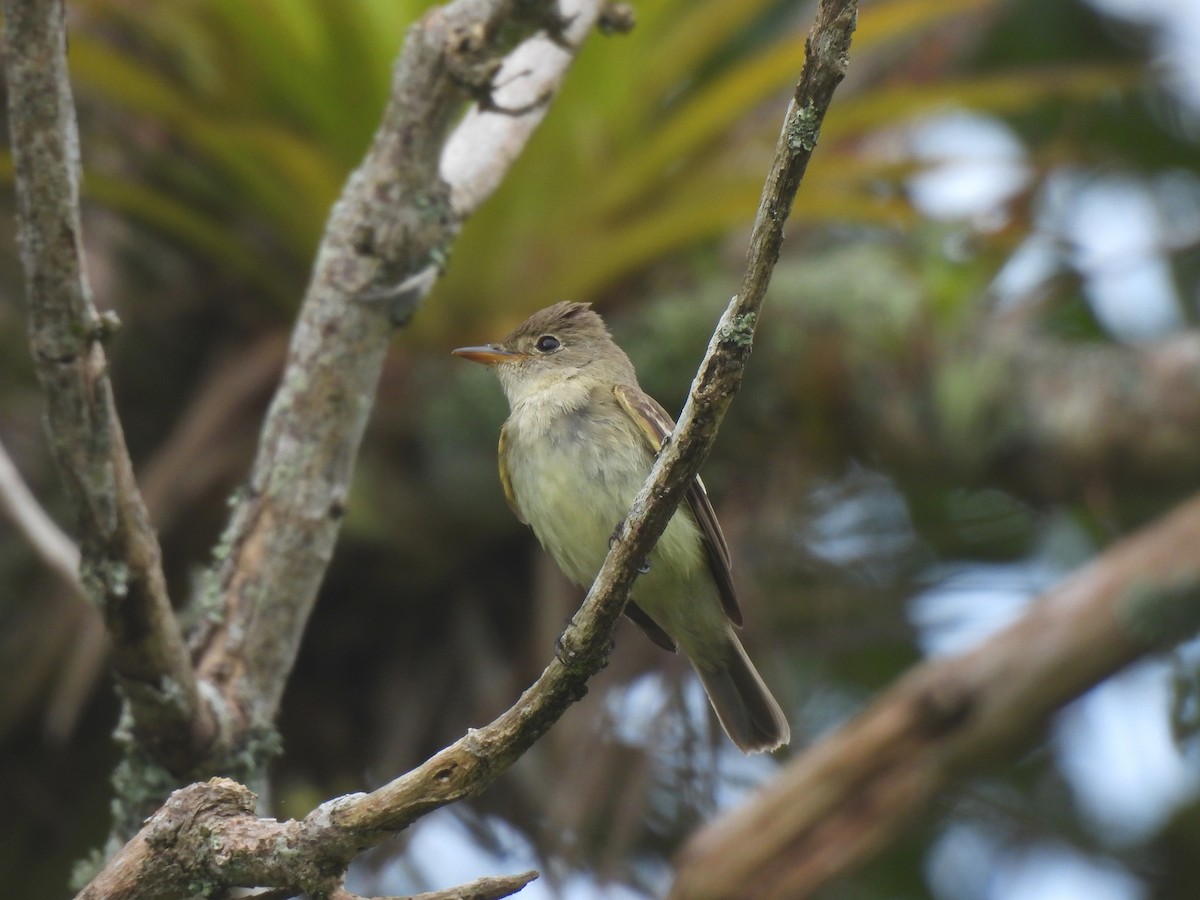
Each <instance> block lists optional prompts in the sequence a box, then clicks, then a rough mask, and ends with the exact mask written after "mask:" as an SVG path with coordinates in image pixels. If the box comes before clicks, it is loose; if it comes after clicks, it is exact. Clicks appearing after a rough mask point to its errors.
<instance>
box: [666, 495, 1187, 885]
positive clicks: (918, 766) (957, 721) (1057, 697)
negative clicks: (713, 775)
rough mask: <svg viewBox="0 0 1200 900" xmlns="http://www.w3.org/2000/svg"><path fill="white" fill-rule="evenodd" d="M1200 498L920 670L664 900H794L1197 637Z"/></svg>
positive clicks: (691, 869) (721, 829)
mask: <svg viewBox="0 0 1200 900" xmlns="http://www.w3.org/2000/svg"><path fill="white" fill-rule="evenodd" d="M1197 546H1200V497H1195V498H1193V499H1191V500H1189V501H1188V502H1186V503H1184V504H1183V505H1182V506H1180V507H1179V508H1178V509H1177V510H1176V511H1175V512H1173V513H1171V514H1170V515H1168V516H1165V517H1163V518H1162V519H1160V520H1159V521H1158V522H1156V523H1154V524H1153V525H1150V526H1148V527H1146V528H1144V529H1142V530H1141V531H1139V532H1138V533H1136V534H1135V535H1133V536H1131V537H1129V538H1126V539H1125V540H1123V541H1121V542H1120V543H1118V544H1116V545H1115V546H1114V547H1112V548H1111V549H1110V550H1108V551H1107V552H1106V553H1105V554H1104V555H1102V556H1100V557H1099V558H1097V559H1096V560H1094V561H1093V562H1092V563H1090V564H1089V565H1087V566H1085V567H1083V568H1082V569H1080V570H1079V571H1078V572H1077V573H1075V574H1074V575H1072V576H1071V577H1070V578H1068V579H1067V580H1066V581H1064V582H1063V583H1062V584H1061V585H1059V586H1058V587H1056V588H1054V589H1053V590H1051V591H1050V592H1049V593H1047V594H1046V595H1045V596H1044V597H1043V598H1041V599H1040V600H1039V601H1038V602H1037V604H1036V605H1035V606H1034V607H1033V608H1032V609H1031V610H1030V611H1029V612H1028V613H1027V614H1026V615H1025V616H1023V617H1022V618H1021V619H1020V620H1019V621H1017V622H1016V623H1015V624H1013V625H1012V626H1010V627H1009V628H1007V629H1005V630H1004V631H1002V632H1000V633H999V634H997V635H995V636H994V637H992V638H991V639H989V640H988V641H986V642H985V643H984V644H982V645H981V646H979V647H978V648H976V649H975V650H973V651H971V652H969V653H966V654H964V655H962V656H958V657H952V658H948V659H937V660H932V661H930V662H926V663H923V664H922V665H920V666H917V667H916V668H914V669H913V670H912V671H911V672H909V673H908V674H907V675H906V676H905V677H904V678H903V679H901V680H900V681H899V682H898V683H897V684H895V685H894V686H892V687H891V688H889V689H888V690H887V691H886V692H885V693H884V694H883V695H882V696H881V697H879V698H878V699H877V700H876V701H875V702H874V703H872V704H871V706H870V707H868V708H867V709H866V710H865V711H864V712H863V713H861V714H860V715H859V716H857V717H856V718H855V719H853V720H852V721H850V722H849V723H847V724H846V725H844V726H843V727H842V728H840V729H839V730H838V731H837V732H835V733H834V734H833V735H831V736H830V737H828V738H827V739H825V740H823V741H821V742H820V743H818V744H817V745H815V746H814V747H812V748H811V749H809V750H808V751H807V752H806V753H804V754H803V755H802V756H800V757H799V758H798V759H796V760H795V761H794V762H792V763H791V764H790V765H789V766H788V767H787V769H786V770H785V771H784V772H783V774H782V775H781V776H780V777H778V778H777V779H775V780H774V781H773V782H772V783H771V784H770V785H769V786H768V787H767V789H766V790H764V791H763V792H762V793H760V794H759V796H758V797H757V798H756V799H755V800H754V801H753V802H752V803H750V804H748V805H746V806H744V807H741V808H740V809H737V810H735V811H734V812H733V813H732V814H730V815H728V816H726V817H725V818H723V819H721V820H719V821H717V822H714V823H713V824H711V825H709V826H708V827H707V828H705V829H704V830H703V831H701V832H700V833H699V834H697V835H696V836H695V837H694V838H693V839H692V840H691V842H690V843H689V844H688V845H687V847H686V848H685V849H684V851H683V852H682V854H681V855H680V857H679V874H678V878H677V880H676V883H675V887H674V891H673V894H672V895H673V896H675V897H681V898H682V897H686V898H688V900H708V898H733V897H737V898H746V897H755V898H768V897H778V898H800V897H808V896H812V895H813V894H814V893H816V892H817V891H819V890H820V889H821V888H822V887H823V886H826V885H828V884H829V883H830V882H831V881H833V880H835V879H836V878H838V877H839V876H840V875H844V874H845V873H847V872H848V871H850V870H852V869H853V868H855V867H856V866H858V865H860V864H861V863H863V862H865V861H866V860H867V859H869V858H870V857H871V856H873V855H874V854H875V853H877V852H879V851H880V850H881V849H882V848H884V847H885V846H887V845H888V844H889V843H891V842H892V841H893V840H895V839H896V838H898V837H900V836H901V835H902V834H903V833H904V832H905V830H906V829H907V828H909V827H911V825H912V822H913V820H914V819H915V818H917V817H918V816H920V815H921V814H922V813H923V812H924V811H925V810H926V809H927V808H928V807H929V805H930V803H931V802H932V801H933V800H934V799H935V798H936V797H937V796H938V795H939V794H940V793H941V792H943V791H945V790H946V789H947V788H949V787H951V786H952V785H953V784H955V783H956V782H957V781H958V780H959V779H961V778H962V777H963V776H964V775H966V774H968V773H970V772H971V771H974V770H976V769H979V768H981V767H982V766H983V765H984V764H986V763H988V762H990V761H992V760H994V759H995V758H997V756H998V755H999V754H1003V753H1005V752H1006V751H1010V750H1012V749H1015V748H1019V747H1022V746H1024V745H1026V744H1028V743H1030V742H1031V741H1034V740H1036V739H1037V737H1038V736H1039V735H1040V733H1041V730H1042V728H1043V727H1044V725H1045V723H1046V720H1047V719H1048V718H1049V717H1050V716H1051V715H1052V714H1053V713H1054V712H1055V711H1056V710H1058V709H1059V708H1060V707H1061V706H1063V705H1064V704H1065V703H1067V702H1068V701H1070V700H1071V699H1073V698H1074V697H1077V696H1078V695H1079V694H1081V693H1082V692H1083V691H1085V690H1087V689H1088V688H1089V687H1091V686H1092V685H1094V684H1096V683H1097V682H1099V681H1100V680H1102V679H1103V678H1105V677H1107V676H1109V675H1111V674H1112V673H1114V672H1116V671H1117V670H1118V669H1120V668H1121V667H1122V666H1125V665H1127V664H1128V663H1130V662H1132V661H1133V660H1135V659H1138V658H1139V657H1141V656H1144V655H1145V654H1147V653H1151V652H1154V651H1155V650H1157V649H1161V648H1163V647H1166V646H1170V645H1173V644H1176V643H1178V642H1180V641H1182V640H1185V639H1187V638H1189V637H1191V636H1192V635H1193V634H1194V633H1195V632H1196V629H1197V628H1198V627H1200V554H1197V553H1196V547H1197Z"/></svg>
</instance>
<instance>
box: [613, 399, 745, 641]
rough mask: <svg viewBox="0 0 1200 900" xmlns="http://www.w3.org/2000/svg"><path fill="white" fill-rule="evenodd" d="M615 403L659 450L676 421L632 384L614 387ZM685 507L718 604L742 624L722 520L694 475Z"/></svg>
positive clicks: (734, 622) (736, 621) (732, 620)
mask: <svg viewBox="0 0 1200 900" xmlns="http://www.w3.org/2000/svg"><path fill="white" fill-rule="evenodd" d="M613 393H614V394H615V395H616V398H617V402H618V403H620V404H621V408H622V409H623V410H625V412H626V414H627V415H628V416H629V418H631V419H633V421H634V422H636V423H637V425H638V428H639V429H640V430H641V432H642V434H644V435H645V436H646V440H647V441H648V442H649V444H650V447H651V449H652V450H653V451H654V452H655V453H658V451H659V450H661V449H662V445H663V441H665V440H666V439H667V436H668V435H669V434H670V433H671V432H672V431H673V430H674V428H675V422H674V420H672V418H671V415H670V413H668V412H667V411H666V410H665V409H663V408H662V406H661V405H660V404H659V403H658V401H657V400H655V399H654V398H653V397H651V396H649V395H648V394H646V393H645V392H643V391H642V390H640V389H639V388H637V387H634V386H633V385H628V384H618V385H616V386H615V387H614V388H613ZM684 496H685V497H687V502H688V506H689V507H691V510H692V515H693V516H694V517H695V519H696V523H697V524H698V525H699V526H700V531H701V533H702V534H703V536H704V552H705V555H707V556H708V567H709V569H711V570H712V574H713V580H714V581H716V583H717V590H718V591H719V592H720V594H721V605H722V606H723V607H724V608H725V615H727V616H728V617H729V620H730V621H731V622H733V624H735V625H741V624H742V611H741V608H740V607H739V606H738V601H737V592H736V591H735V590H734V587H733V576H732V574H731V573H730V558H729V545H728V544H726V543H725V535H724V534H722V533H721V523H720V522H718V521H717V514H716V512H715V511H714V510H713V507H712V501H710V500H709V499H708V491H706V490H705V489H704V482H703V481H701V480H700V476H699V475H697V476H696V477H695V479H693V480H692V483H691V485H689V486H688V489H687V493H686V494H685V495H684Z"/></svg>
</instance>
